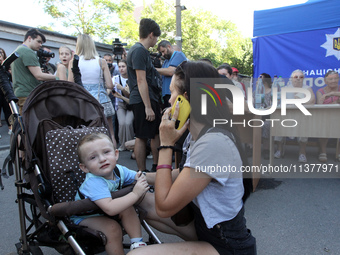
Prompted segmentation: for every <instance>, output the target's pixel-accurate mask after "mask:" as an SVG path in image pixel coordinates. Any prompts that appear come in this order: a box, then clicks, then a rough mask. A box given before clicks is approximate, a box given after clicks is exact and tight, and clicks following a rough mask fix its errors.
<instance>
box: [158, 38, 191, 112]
mask: <svg viewBox="0 0 340 255" xmlns="http://www.w3.org/2000/svg"><path fill="white" fill-rule="evenodd" d="M157 50H158V51H159V52H160V53H162V56H163V57H164V58H165V61H164V63H163V65H162V68H156V70H157V71H158V73H159V74H160V75H162V81H163V84H162V97H163V100H164V105H163V107H164V108H166V107H170V103H169V99H170V96H171V92H170V83H171V78H172V75H173V74H174V72H175V70H176V67H177V66H178V65H179V64H180V63H182V62H183V61H185V60H187V57H186V56H185V55H184V53H183V52H181V51H175V50H174V48H173V47H172V45H171V43H170V42H169V41H167V40H163V41H161V42H160V43H159V44H158V48H157Z"/></svg>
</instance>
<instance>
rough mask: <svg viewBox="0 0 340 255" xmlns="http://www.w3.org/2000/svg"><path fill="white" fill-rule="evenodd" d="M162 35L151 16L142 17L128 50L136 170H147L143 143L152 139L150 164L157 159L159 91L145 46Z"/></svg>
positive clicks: (148, 45)
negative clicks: (136, 40) (132, 43)
mask: <svg viewBox="0 0 340 255" xmlns="http://www.w3.org/2000/svg"><path fill="white" fill-rule="evenodd" d="M160 35H161V30H160V28H159V25H158V24H157V23H156V22H155V21H154V20H152V19H142V20H141V21H140V24H139V42H137V43H136V44H135V45H134V46H132V47H131V49H130V50H129V52H128V56H127V69H128V80H129V88H130V105H132V109H133V113H134V130H135V135H136V143H135V149H134V152H135V155H136V162H137V167H138V170H141V171H145V170H146V160H145V158H146V143H147V140H148V139H151V151H152V155H153V162H154V165H153V168H155V166H156V165H157V162H158V151H157V147H158V146H159V136H158V134H159V124H160V121H161V112H160V106H159V103H158V102H159V97H160V91H159V89H158V86H157V81H156V80H155V72H157V71H156V69H155V68H154V66H153V64H152V62H151V58H150V54H149V51H148V49H149V48H150V47H153V46H155V44H156V43H157V40H158V37H159V36H160Z"/></svg>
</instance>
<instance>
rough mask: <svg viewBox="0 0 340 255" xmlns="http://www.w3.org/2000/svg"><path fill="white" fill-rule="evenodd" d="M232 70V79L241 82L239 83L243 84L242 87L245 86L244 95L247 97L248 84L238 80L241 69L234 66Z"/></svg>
mask: <svg viewBox="0 0 340 255" xmlns="http://www.w3.org/2000/svg"><path fill="white" fill-rule="evenodd" d="M231 70H233V73H232V75H231V79H232V80H233V81H237V82H239V83H240V84H241V85H242V88H243V91H244V97H245V98H246V99H247V90H246V85H244V84H243V83H242V82H240V81H239V80H238V74H239V71H238V70H237V68H236V67H232V68H231Z"/></svg>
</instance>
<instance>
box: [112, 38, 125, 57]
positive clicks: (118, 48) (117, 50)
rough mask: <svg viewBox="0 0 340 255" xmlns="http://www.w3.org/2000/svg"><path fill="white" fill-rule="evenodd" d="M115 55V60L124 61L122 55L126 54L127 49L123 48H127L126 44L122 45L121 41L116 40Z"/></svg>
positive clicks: (114, 44)
mask: <svg viewBox="0 0 340 255" xmlns="http://www.w3.org/2000/svg"><path fill="white" fill-rule="evenodd" d="M112 45H113V55H115V57H114V59H115V60H117V62H118V60H121V59H122V55H123V54H124V52H125V49H124V47H123V46H126V45H127V44H126V43H122V42H120V41H119V38H116V39H115V40H114V41H113V42H112Z"/></svg>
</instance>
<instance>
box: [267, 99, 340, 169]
mask: <svg viewBox="0 0 340 255" xmlns="http://www.w3.org/2000/svg"><path fill="white" fill-rule="evenodd" d="M304 107H305V108H306V109H307V110H308V111H309V112H310V113H311V114H312V115H310V116H306V115H304V114H303V113H302V112H301V110H300V109H298V108H297V107H296V106H295V105H288V106H287V112H286V115H285V116H282V115H281V109H280V108H278V109H276V111H275V112H274V113H273V114H271V116H270V118H271V119H278V120H279V121H275V123H274V126H271V128H270V161H269V162H270V165H273V154H274V139H273V137H274V136H289V137H292V136H293V137H316V138H340V104H329V105H320V104H316V105H304ZM285 119H293V120H296V121H297V123H298V124H297V126H296V127H283V126H282V125H281V123H280V122H281V121H282V120H285ZM287 124H288V122H287ZM291 124H292V122H289V125H291ZM337 144H338V143H337ZM338 154H339V145H337V149H336V155H338Z"/></svg>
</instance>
